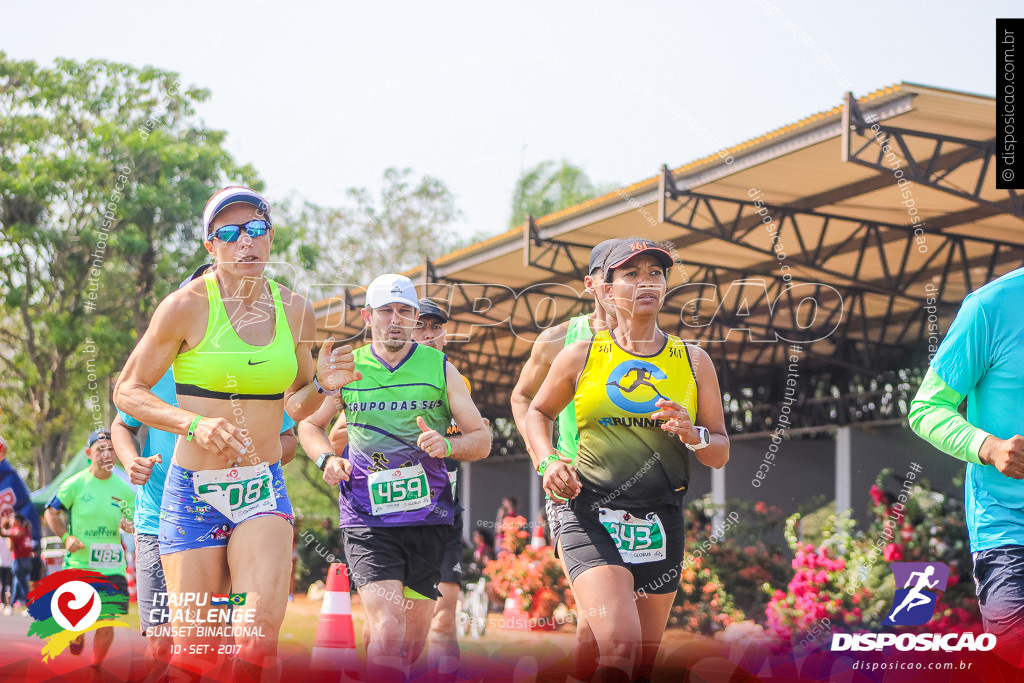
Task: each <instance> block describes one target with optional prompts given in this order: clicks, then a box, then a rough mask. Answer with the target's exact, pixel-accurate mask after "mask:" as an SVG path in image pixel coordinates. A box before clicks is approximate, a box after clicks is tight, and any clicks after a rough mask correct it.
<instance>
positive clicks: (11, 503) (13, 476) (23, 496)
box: [0, 444, 42, 549]
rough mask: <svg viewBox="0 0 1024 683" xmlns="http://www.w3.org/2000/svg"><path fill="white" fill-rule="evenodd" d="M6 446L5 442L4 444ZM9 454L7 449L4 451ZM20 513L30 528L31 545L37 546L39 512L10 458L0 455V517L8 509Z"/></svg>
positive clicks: (40, 528) (39, 526) (39, 527)
mask: <svg viewBox="0 0 1024 683" xmlns="http://www.w3.org/2000/svg"><path fill="white" fill-rule="evenodd" d="M4 447H5V448H6V444H5V446H4ZM6 453H7V455H9V454H10V453H9V451H8V452H6ZM11 510H13V511H14V512H18V513H21V515H22V516H23V517H24V518H25V520H26V522H27V523H28V525H29V528H30V529H31V530H32V547H33V548H34V549H36V548H38V547H39V539H40V537H41V536H42V533H41V532H42V524H40V522H39V512H38V511H37V510H36V506H35V504H33V503H32V498H31V497H30V496H29V491H28V487H27V486H25V482H24V481H22V479H21V476H20V475H19V474H18V472H17V471H16V470H15V469H14V465H12V464H11V461H10V460H7V459H4V458H2V457H0V518H2V517H3V516H4V515H5V514H6V513H7V512H8V511H11Z"/></svg>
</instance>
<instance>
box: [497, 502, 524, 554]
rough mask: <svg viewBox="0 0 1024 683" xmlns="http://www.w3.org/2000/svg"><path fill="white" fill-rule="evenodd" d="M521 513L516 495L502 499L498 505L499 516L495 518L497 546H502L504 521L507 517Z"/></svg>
mask: <svg viewBox="0 0 1024 683" xmlns="http://www.w3.org/2000/svg"><path fill="white" fill-rule="evenodd" d="M518 514H519V499H518V498H516V497H515V496H505V497H504V498H502V499H501V505H500V506H499V507H498V516H497V517H495V518H494V535H495V547H496V548H500V547H501V542H502V540H503V537H504V534H503V533H502V531H501V527H502V522H504V521H505V518H506V517H515V516H516V515H518Z"/></svg>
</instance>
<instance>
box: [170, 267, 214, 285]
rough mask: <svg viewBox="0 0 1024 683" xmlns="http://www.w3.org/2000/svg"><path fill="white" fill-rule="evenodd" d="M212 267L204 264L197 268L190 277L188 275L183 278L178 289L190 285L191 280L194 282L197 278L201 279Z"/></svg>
mask: <svg viewBox="0 0 1024 683" xmlns="http://www.w3.org/2000/svg"><path fill="white" fill-rule="evenodd" d="M212 267H213V264H212V263H204V264H203V265H201V266H199V267H198V268H196V269H195V272H193V273H192V274H191V275H189V276H188V277H187V278H185V279H184V280H182V281H181V284H180V285H178V289H181V288H182V287H184V286H185V285H187V284H188V283H190V282H192V281H193V280H195V279H196V278H197V277H202V276H203V273H205V272H206V271H207V270H209V269H210V268H212Z"/></svg>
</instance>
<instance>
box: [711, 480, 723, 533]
mask: <svg viewBox="0 0 1024 683" xmlns="http://www.w3.org/2000/svg"><path fill="white" fill-rule="evenodd" d="M711 502H712V503H714V504H715V520H714V522H715V523H714V527H716V528H721V527H722V526H725V467H722V468H721V469H713V468H712V470H711Z"/></svg>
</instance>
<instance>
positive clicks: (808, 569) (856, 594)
mask: <svg viewBox="0 0 1024 683" xmlns="http://www.w3.org/2000/svg"><path fill="white" fill-rule="evenodd" d="M799 523H800V515H799V514H795V515H793V516H792V517H790V518H789V519H788V520H786V541H787V543H788V544H789V547H790V549H791V550H792V551H793V554H794V558H793V563H792V565H793V569H794V570H795V572H794V574H793V578H792V579H791V580H790V582H789V584H788V585H787V586H786V591H781V590H775V591H774V592H773V594H772V597H771V599H770V600H769V601H768V607H767V608H766V610H765V613H766V615H767V618H768V621H767V631H768V633H769V634H771V635H774V636H775V637H777V638H779V639H780V640H792V639H794V638H796V637H797V636H800V635H802V634H804V633H807V632H808V631H810V630H812V629H813V628H814V627H815V626H816V625H817V624H818V623H820V622H821V621H822V620H824V619H828V623H829V624H830V629H831V630H832V631H848V630H850V629H851V628H854V627H856V626H857V625H859V624H860V622H861V619H862V617H863V611H862V608H861V603H862V602H864V601H866V600H868V599H870V598H871V593H870V591H869V590H868V589H867V588H864V587H857V588H855V589H854V590H852V592H851V591H848V590H846V589H847V583H848V582H847V580H846V574H847V564H846V560H845V559H843V555H845V554H848V553H849V551H850V545H851V543H850V541H849V539H848V537H844V536H843V535H836V534H829V535H828V536H827V537H826V539H825V541H824V542H822V543H821V544H820V545H817V546H816V545H814V544H813V543H800V541H799V538H798V528H799ZM844 627H845V628H844Z"/></svg>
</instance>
